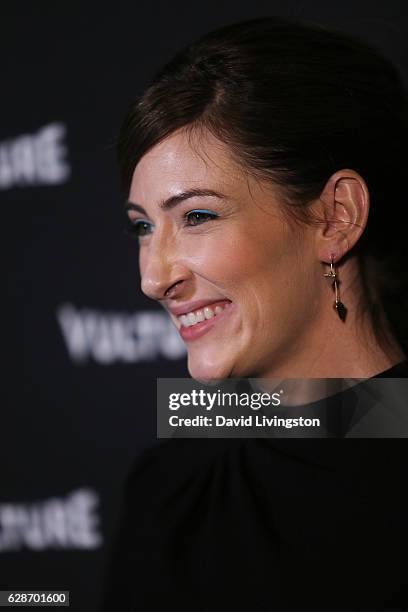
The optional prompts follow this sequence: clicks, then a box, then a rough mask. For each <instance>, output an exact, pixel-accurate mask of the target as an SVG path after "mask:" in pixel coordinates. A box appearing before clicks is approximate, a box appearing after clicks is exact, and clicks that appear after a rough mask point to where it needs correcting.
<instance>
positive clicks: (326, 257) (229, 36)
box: [104, 18, 408, 612]
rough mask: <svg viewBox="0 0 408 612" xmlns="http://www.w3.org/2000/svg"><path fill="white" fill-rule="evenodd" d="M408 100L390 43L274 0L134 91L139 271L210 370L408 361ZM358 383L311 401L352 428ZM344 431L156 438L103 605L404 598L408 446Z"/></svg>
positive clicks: (329, 607) (225, 375) (337, 373)
mask: <svg viewBox="0 0 408 612" xmlns="http://www.w3.org/2000/svg"><path fill="white" fill-rule="evenodd" d="M406 109H407V98H406V94H405V92H404V88H403V86H402V83H401V81H400V79H399V77H398V75H397V72H396V70H395V69H394V68H393V67H392V66H391V65H390V63H389V62H388V61H387V60H386V59H385V58H383V57H382V56H381V55H380V54H379V53H378V52H377V51H375V50H374V49H372V48H370V47H369V46H366V45H365V44H363V43H361V42H358V41H356V40H354V39H351V38H349V37H348V36H346V35H344V34H340V33H338V32H333V31H330V30H328V29H326V28H324V27H321V26H315V25H310V24H300V23H294V22H290V21H284V20H281V19H275V18H265V19H261V20H255V21H249V22H244V23H238V24H235V25H232V26H228V27H224V28H221V29H219V30H216V31H214V32H211V33H210V34H208V35H206V36H204V37H203V38H201V39H200V40H198V41H197V42H195V43H192V44H191V45H189V46H188V47H187V48H186V49H184V50H182V51H181V52H180V53H179V54H178V55H177V56H176V57H175V58H174V59H173V60H172V61H171V62H170V63H169V64H168V65H166V66H165V67H164V68H163V69H162V70H161V71H160V72H159V74H158V75H157V76H156V77H155V79H154V80H153V82H152V84H151V85H150V86H149V87H148V88H147V89H146V91H145V92H144V93H143V94H142V95H141V96H140V98H139V99H138V100H137V101H136V102H135V103H134V104H133V105H132V107H131V108H130V110H129V112H128V115H127V117H126V119H125V122H124V124H123V127H122V131H121V134H120V139H119V161H120V167H121V172H122V179H123V185H124V189H125V193H126V199H127V201H126V205H125V211H126V216H127V223H128V226H129V231H130V233H131V234H132V235H134V236H135V237H136V239H137V241H138V245H139V267H140V275H141V288H142V291H143V292H144V293H145V294H146V295H147V296H148V297H150V298H152V299H153V300H156V301H157V302H159V303H160V304H161V305H162V306H163V307H164V308H165V309H166V311H167V312H168V313H169V316H170V317H171V319H172V321H173V323H174V325H175V326H176V327H177V329H178V330H179V332H180V334H181V337H182V338H183V340H184V341H185V343H186V346H187V352H188V368H189V372H190V374H191V377H192V378H194V379H196V380H198V381H212V380H213V379H215V380H218V379H231V378H233V379H234V378H243V377H251V378H253V379H257V378H263V379H275V378H276V379H280V380H283V379H287V378H292V379H295V378H301V379H304V380H303V382H305V381H306V383H308V384H309V385H310V381H312V379H316V378H317V379H320V378H322V379H336V378H352V379H355V378H357V379H360V378H369V379H372V378H373V379H374V378H375V379H377V378H384V377H387V378H388V377H401V378H402V377H406V376H407V372H408V366H407V362H406V350H407V346H408V343H407V329H408V327H407V316H406V315H407V306H408V304H407V275H406V270H405V254H404V252H403V251H404V245H405V242H406V239H405V236H404V226H403V224H402V223H401V221H400V216H401V215H402V210H403V206H405V204H406V203H405V196H404V192H403V187H404V184H405V173H406V170H405V163H403V160H405V158H406V156H405V148H406V141H407V136H408V133H407V117H406ZM306 386H307V384H306ZM309 391H310V389H309ZM341 396H342V394H337V395H333V398H334V399H335V402H334V403H333V404H331V403H330V402H329V403H328V404H327V405H326V404H324V406H323V407H322V405H321V402H320V398H321V396H319V397H318V401H314V399H316V398H313V402H312V403H310V404H308V405H305V406H303V405H302V402H300V406H298V405H297V404H296V402H295V404H296V406H295V407H296V408H299V410H298V416H299V417H301V416H302V410H303V408H304V409H305V410H304V414H307V416H309V415H314V416H315V412H316V410H320V412H321V413H322V414H323V413H324V414H326V413H327V418H328V419H329V417H330V419H332V420H334V421H335V427H334V429H333V430H332V433H330V432H329V431H328V433H327V437H342V436H343V437H344V436H346V435H347V431H348V430H347V427H343V424H344V423H350V422H355V420H356V418H355V417H356V415H355V413H353V412H351V413H350V412H347V411H346V412H341V410H342V407H341V401H342V397H341ZM328 399H329V400H330V399H331V398H330V397H329V398H328ZM403 400H404V402H405V404H404V406H402V412H405V409H406V398H403ZM308 410H309V411H308ZM350 414H351V416H350ZM265 418H266V417H265V416H264V415H263V416H262V418H261V417H259V419H260V420H261V421H262V422H263V421H264V420H265ZM353 419H354V421H353ZM333 432H334V433H333ZM325 442H327V440H296V439H291V440H278V439H276V438H275V439H270V440H269V439H254V440H249V439H228V440H222V439H221V440H169V441H168V443H164V444H162V445H159V447H158V448H157V449H151V450H149V451H147V452H146V453H145V454H144V455H143V456H142V457H141V458H140V459H139V460H138V461H137V463H136V465H135V468H134V470H133V473H132V474H131V476H130V478H129V481H128V487H127V491H126V505H125V510H124V511H125V514H124V517H123V523H122V527H121V530H120V534H119V538H118V541H117V546H116V550H115V554H114V555H113V557H112V565H111V567H112V572H113V575H112V582H111V589H110V592H109V594H108V595H107V599H106V605H105V608H104V609H105V610H114V609H119V608H120V609H121V610H136V609H140V610H143V611H144V612H146V611H153V610H163V609H168V610H174V611H176V610H177V611H179V612H180V611H181V610H189V611H191V610H194V611H195V612H198V611H203V612H204V611H210V610H211V612H226V611H228V610H234V611H238V610H239V611H241V610H246V611H247V610H251V611H252V610H254V611H256V610H265V611H266V610H274V611H275V610H277V611H281V610H302V611H303V610H305V611H309V610H313V611H314V610H320V609H324V610H325V611H330V612H334V611H339V612H340V611H341V612H344V611H345V610H347V612H350V611H354V610H356V611H357V610H377V611H378V610H391V609H392V610H395V611H397V610H401V611H402V610H403V609H406V608H405V607H404V606H405V604H406V602H405V601H403V598H402V596H401V593H402V592H403V590H404V589H405V587H406V575H405V574H406V572H405V571H404V569H403V568H404V563H403V561H402V559H403V558H404V555H405V554H406V546H407V538H406V527H405V522H406V521H405V516H406V512H407V508H406V507H405V506H404V507H403V505H402V501H401V499H400V495H399V492H400V491H401V490H402V489H403V485H402V483H403V482H404V478H405V469H406V468H405V464H406V458H405V456H404V454H403V453H402V447H401V446H400V445H399V444H397V441H396V440H394V441H392V443H393V446H392V447H387V460H386V461H384V460H383V457H384V456H385V455H384V452H385V449H384V448H382V449H378V448H376V449H375V450H374V447H373V446H369V445H368V444H366V443H364V444H361V446H358V447H357V446H351V445H349V446H347V447H346V445H344V446H340V444H341V443H342V441H341V440H337V441H336V440H332V441H331V444H332V445H330V446H329V445H328V444H324V443H325ZM366 442H367V441H366ZM368 442H373V441H368ZM379 450H380V452H378V451H379ZM344 559H345V562H344ZM384 559H386V560H387V563H386V564H384ZM344 568H347V575H346V574H345V570H344ZM372 585H375V588H374V587H373V586H372Z"/></svg>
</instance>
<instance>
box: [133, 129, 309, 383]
mask: <svg viewBox="0 0 408 612" xmlns="http://www.w3.org/2000/svg"><path fill="white" fill-rule="evenodd" d="M194 142H195V144H194V143H190V140H189V138H188V136H187V134H186V132H185V131H183V130H180V131H178V132H175V133H174V134H172V135H171V136H169V137H167V138H166V139H165V140H164V141H162V142H161V143H159V144H158V145H156V146H155V147H153V148H152V149H151V150H150V151H149V152H148V153H146V154H145V155H144V157H143V158H142V159H141V160H140V162H139V163H138V165H137V166H136V168H135V171H134V174H133V178H132V183H131V188H130V193H129V208H128V215H129V219H130V221H131V223H132V227H134V229H135V232H137V234H138V235H139V236H140V237H139V244H140V252H139V265H140V274H141V287H142V291H143V292H144V293H145V294H146V295H147V296H148V297H150V298H152V299H155V300H158V301H159V302H160V303H161V304H162V306H163V307H164V308H165V309H166V310H167V311H168V312H169V314H170V317H171V318H172V320H173V322H174V324H175V325H176V327H177V329H178V330H179V332H180V334H181V336H182V338H183V340H184V341H185V343H186V346H187V351H188V369H189V372H190V374H191V376H192V377H193V378H196V379H197V380H203V381H204V380H210V379H221V378H227V377H244V376H263V377H268V376H277V375H279V372H280V369H281V368H282V366H283V367H284V366H285V365H287V363H290V360H291V358H292V356H293V355H295V354H296V351H298V350H299V349H300V347H303V346H305V345H306V344H307V342H308V339H310V331H311V329H312V327H313V321H314V320H316V319H317V313H318V309H317V301H318V299H319V298H318V292H316V291H315V286H316V284H318V283H317V277H319V279H320V274H321V270H320V269H319V267H318V266H317V263H316V258H315V254H314V249H313V239H312V236H311V234H310V233H309V230H308V228H306V227H305V228H304V229H303V228H297V229H294V228H293V227H291V226H290V225H289V224H288V222H287V220H285V218H284V216H283V214H282V211H281V208H280V202H279V198H278V195H277V192H276V190H275V192H274V190H273V189H272V187H271V185H270V183H267V182H266V181H265V182H261V181H259V180H256V179H255V178H253V177H250V176H248V175H247V174H246V173H245V171H244V170H243V169H242V168H241V167H240V166H239V165H238V164H237V163H235V162H234V161H233V159H232V157H231V156H230V154H229V150H228V148H227V147H226V145H223V144H222V143H221V142H220V141H218V140H217V139H216V138H215V137H213V136H211V135H210V134H207V135H206V136H205V137H200V139H197V140H196V141H194ZM164 203H166V204H164ZM132 205H137V206H132ZM140 207H142V209H144V212H143V211H141V210H140ZM314 268H316V274H317V276H316V274H315V273H312V274H310V273H309V274H306V272H305V271H306V270H310V269H314ZM320 282H321V281H320ZM166 291H168V292H167V294H166ZM217 304H218V308H216V307H217ZM188 313H192V314H188Z"/></svg>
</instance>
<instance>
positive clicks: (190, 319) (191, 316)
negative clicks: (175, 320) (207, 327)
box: [187, 312, 197, 325]
mask: <svg viewBox="0 0 408 612" xmlns="http://www.w3.org/2000/svg"><path fill="white" fill-rule="evenodd" d="M187 322H188V324H189V325H195V324H196V323H197V317H196V316H195V314H194V312H189V313H188V315H187Z"/></svg>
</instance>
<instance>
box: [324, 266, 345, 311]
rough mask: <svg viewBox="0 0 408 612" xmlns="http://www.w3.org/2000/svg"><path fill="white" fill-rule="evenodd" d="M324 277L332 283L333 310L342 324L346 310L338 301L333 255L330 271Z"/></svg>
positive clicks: (338, 294)
mask: <svg viewBox="0 0 408 612" xmlns="http://www.w3.org/2000/svg"><path fill="white" fill-rule="evenodd" d="M324 276H325V277H326V278H330V279H331V280H332V281H333V282H332V287H333V289H334V295H335V298H334V304H333V308H334V310H335V311H336V312H337V314H338V315H339V318H340V319H341V320H342V321H343V322H344V321H345V320H346V316H347V308H346V307H345V305H344V304H343V302H341V301H340V291H339V281H338V280H337V271H336V269H335V267H334V257H333V255H332V256H331V261H330V270H329V272H326V274H325V275H324Z"/></svg>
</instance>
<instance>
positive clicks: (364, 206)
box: [316, 170, 370, 263]
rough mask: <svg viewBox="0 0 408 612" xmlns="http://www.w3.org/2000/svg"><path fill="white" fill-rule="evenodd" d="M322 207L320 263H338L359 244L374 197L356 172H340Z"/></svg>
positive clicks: (327, 188) (321, 200)
mask: <svg viewBox="0 0 408 612" xmlns="http://www.w3.org/2000/svg"><path fill="white" fill-rule="evenodd" d="M318 207H319V208H320V211H319V213H320V218H321V219H322V222H321V223H319V224H318V229H317V233H316V247H317V253H318V257H319V259H320V261H323V262H325V263H330V261H331V259H332V258H333V260H334V261H336V262H338V261H339V260H340V259H341V258H342V257H343V256H344V255H345V254H346V253H348V251H350V249H352V247H353V246H354V245H355V244H356V242H357V241H358V239H359V238H360V236H361V234H362V233H363V231H364V229H365V226H366V224H367V219H368V211H369V207H370V195H369V192H368V188H367V185H366V183H365V181H364V179H363V178H362V177H361V176H360V175H359V174H358V173H357V172H355V171H354V170H339V171H338V172H336V173H335V174H333V175H332V176H331V177H330V178H329V180H328V181H327V183H326V185H325V187H324V189H323V191H322V193H321V196H320V198H319V204H318Z"/></svg>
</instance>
